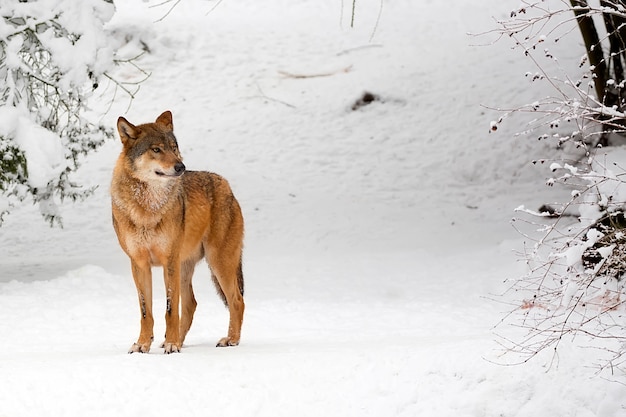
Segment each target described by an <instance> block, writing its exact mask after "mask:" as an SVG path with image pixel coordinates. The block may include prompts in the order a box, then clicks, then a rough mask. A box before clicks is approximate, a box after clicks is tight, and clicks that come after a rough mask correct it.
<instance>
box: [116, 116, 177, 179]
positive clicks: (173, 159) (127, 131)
mask: <svg viewBox="0 0 626 417" xmlns="http://www.w3.org/2000/svg"><path fill="white" fill-rule="evenodd" d="M117 130H118V132H119V134H120V139H121V140H122V144H123V145H124V151H123V154H124V155H125V158H126V162H127V163H128V164H129V166H130V168H131V175H132V176H134V177H135V178H137V179H139V180H142V181H155V180H157V181H158V180H171V179H174V178H178V177H180V176H181V175H183V174H184V172H185V164H183V160H182V157H181V156H180V152H179V151H178V142H176V137H175V136H174V124H173V123H172V113H171V112H170V111H169V110H168V111H165V112H163V114H161V115H160V116H159V117H157V119H156V121H155V122H154V123H145V124H141V125H138V126H135V125H133V124H132V123H130V122H129V121H128V120H126V119H125V118H123V117H120V118H119V119H117Z"/></svg>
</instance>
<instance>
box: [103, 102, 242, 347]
mask: <svg viewBox="0 0 626 417" xmlns="http://www.w3.org/2000/svg"><path fill="white" fill-rule="evenodd" d="M117 129H118V132H119V134H120V138H121V140H122V144H123V150H122V152H121V154H120V156H119V158H118V160H117V163H116V165H115V169H114V171H113V180H112V182H111V201H112V209H113V227H114V228H115V232H116V233H117V238H118V240H119V242H120V245H121V247H122V249H123V250H124V252H126V254H127V255H128V256H129V258H130V261H131V268H132V274H133V278H134V280H135V285H136V287H137V294H138V297H139V308H140V312H141V332H140V333H139V338H138V339H137V342H136V343H134V344H133V345H132V346H131V348H130V350H129V353H133V352H144V353H146V352H148V351H149V350H150V346H151V344H152V341H153V339H154V335H153V326H154V319H153V316H152V266H162V267H163V275H164V278H165V290H166V296H167V305H166V313H165V324H166V330H165V341H164V342H163V345H162V347H163V348H164V349H165V353H172V352H178V351H180V349H181V347H182V345H183V342H184V340H185V336H186V335H187V332H188V331H189V328H190V327H191V323H192V321H193V315H194V312H195V310H196V304H197V303H196V300H195V297H194V294H193V287H192V282H191V281H192V275H193V271H194V268H195V266H196V264H197V263H198V262H199V261H200V260H201V259H203V258H204V259H206V261H207V262H208V264H209V267H210V269H211V276H212V278H213V282H214V283H215V286H216V288H217V291H218V294H219V295H220V296H221V298H222V300H223V301H224V303H225V304H226V306H227V307H228V309H229V312H230V323H229V326H228V335H227V336H226V337H224V338H222V339H220V340H219V342H218V343H217V346H235V345H237V344H239V338H240V335H241V324H242V322H243V313H244V308H245V306H244V301H243V273H242V268H241V254H242V249H243V216H242V214H241V209H240V207H239V203H238V202H237V200H236V199H235V197H234V195H233V193H232V191H231V189H230V186H229V185H228V182H227V181H226V180H225V179H224V178H222V177H220V176H219V175H217V174H213V173H210V172H203V171H186V169H185V165H184V164H183V162H182V158H181V156H180V152H179V150H178V143H177V141H176V137H175V136H174V132H173V130H174V128H173V123H172V113H171V112H169V111H166V112H164V113H163V114H161V115H160V116H159V117H158V118H157V119H156V121H155V122H154V123H146V124H141V125H138V126H135V125H133V124H131V123H130V122H128V121H127V120H126V119H124V118H123V117H120V118H119V119H118V121H117Z"/></svg>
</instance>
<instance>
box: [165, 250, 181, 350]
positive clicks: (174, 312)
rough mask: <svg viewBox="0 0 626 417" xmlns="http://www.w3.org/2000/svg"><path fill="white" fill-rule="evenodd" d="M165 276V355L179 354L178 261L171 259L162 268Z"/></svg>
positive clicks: (174, 258)
mask: <svg viewBox="0 0 626 417" xmlns="http://www.w3.org/2000/svg"><path fill="white" fill-rule="evenodd" d="M163 272H164V275H165V292H166V297H167V301H166V307H165V342H163V345H162V347H163V348H164V349H165V353H174V352H180V348H181V347H182V346H181V345H182V344H181V343H180V261H179V259H178V257H172V258H170V259H169V260H168V264H167V265H164V266H163Z"/></svg>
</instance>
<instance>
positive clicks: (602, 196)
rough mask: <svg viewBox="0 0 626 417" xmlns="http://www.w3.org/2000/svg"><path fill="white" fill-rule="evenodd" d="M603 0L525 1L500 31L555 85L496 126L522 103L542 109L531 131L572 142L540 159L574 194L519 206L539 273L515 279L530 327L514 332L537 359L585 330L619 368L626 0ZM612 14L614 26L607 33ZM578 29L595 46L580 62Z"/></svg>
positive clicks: (532, 268) (514, 347)
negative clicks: (616, 141) (558, 154)
mask: <svg viewBox="0 0 626 417" xmlns="http://www.w3.org/2000/svg"><path fill="white" fill-rule="evenodd" d="M591 3H592V2H587V1H584V0H572V1H571V2H569V3H568V2H562V1H546V0H544V1H541V0H540V1H522V4H521V5H520V7H518V8H517V9H515V10H513V11H512V12H511V13H510V19H506V20H501V21H498V24H499V29H498V30H496V31H495V32H496V33H498V34H499V35H500V36H501V37H507V38H510V39H512V41H513V42H514V45H515V48H516V49H517V50H520V51H521V52H522V53H523V54H524V55H525V56H526V57H527V58H528V59H529V60H530V61H531V62H532V63H533V65H535V68H536V72H527V73H526V77H527V78H528V79H529V80H530V81H529V82H531V83H540V84H541V86H542V91H543V92H544V93H545V92H546V91H547V92H548V94H547V95H545V96H543V97H542V98H539V99H538V100H536V101H534V102H533V103H529V104H527V105H524V106H521V107H519V108H516V109H512V110H507V111H503V115H502V117H501V118H500V119H499V120H496V121H493V122H491V125H490V129H491V131H492V132H493V131H496V130H497V128H498V126H499V125H500V124H501V123H504V122H505V120H506V119H507V118H508V117H511V116H513V115H514V114H519V113H528V114H531V115H533V117H532V120H531V122H530V123H529V127H528V129H527V130H526V131H525V132H523V133H524V134H527V135H531V136H532V137H535V138H539V140H543V141H553V143H554V147H555V148H556V149H563V150H567V152H565V151H564V152H563V160H552V159H550V158H546V159H545V160H538V161H533V162H534V163H537V164H545V165H546V166H549V167H550V170H551V171H552V172H553V173H554V176H553V177H552V178H549V179H548V180H547V184H548V185H549V186H553V185H558V184H560V185H563V186H565V187H569V189H570V190H571V199H570V200H569V201H565V202H563V203H561V204H558V205H556V206H544V207H541V208H540V209H539V210H528V209H526V208H524V207H520V208H519V209H518V211H519V212H521V213H524V214H525V217H521V218H518V219H515V220H514V225H516V227H517V228H518V230H520V231H521V233H522V234H523V235H524V236H525V238H526V239H527V243H528V246H527V247H526V248H525V250H524V252H523V253H522V257H523V259H524V260H525V262H526V264H527V265H528V270H529V272H528V273H527V274H526V275H524V276H522V277H519V278H516V279H513V280H511V281H510V282H511V287H510V292H512V293H515V294H516V295H517V297H519V303H516V304H515V306H514V309H513V311H511V314H510V315H507V316H506V318H505V319H504V320H503V322H504V323H509V324H513V325H514V326H518V327H521V328H523V329H525V330H526V331H527V332H526V336H525V337H523V338H521V339H509V338H503V340H502V341H503V346H505V348H506V350H507V351H509V352H515V353H517V354H520V355H521V356H522V358H523V360H522V362H525V361H527V360H529V359H530V358H532V357H534V356H536V355H537V354H539V353H540V352H542V351H544V350H553V352H554V355H555V358H556V357H557V350H558V347H559V346H560V345H561V344H562V343H564V342H565V341H566V340H567V341H570V342H571V341H574V340H575V339H576V338H577V337H578V338H581V339H582V340H584V341H585V342H584V343H585V347H587V348H597V349H598V350H597V352H598V355H597V358H598V360H599V362H600V365H601V367H606V368H611V369H614V367H620V366H623V365H624V364H625V363H626V323H625V322H624V314H623V313H624V303H625V302H626V298H625V297H626V294H625V289H626V287H625V285H624V284H625V283H626V279H625V277H626V186H625V182H624V178H625V177H624V176H625V175H626V165H624V163H626V152H624V151H623V150H612V151H608V150H607V148H606V147H605V145H606V144H608V143H610V138H612V137H613V138H614V137H619V136H623V134H624V132H625V126H626V114H625V113H624V109H625V107H626V106H625V105H626V89H625V87H624V84H625V82H626V81H625V79H624V69H623V68H624V65H626V54H625V53H624V49H625V47H626V44H624V40H623V39H625V38H624V37H623V35H626V32H624V28H625V27H626V3H624V2H622V1H611V2H609V1H599V3H594V4H591ZM602 22H603V23H604V27H605V29H606V33H604V34H601V35H598V31H597V26H596V23H597V24H599V25H600V27H601V26H602V25H601V23H602ZM573 33H574V34H576V33H578V34H580V35H582V38H583V44H584V45H585V49H586V51H584V50H583V48H582V47H581V56H580V58H579V61H578V63H577V64H578V65H574V68H571V67H570V68H568V67H567V66H566V65H565V64H564V62H568V60H567V59H565V60H563V62H561V61H559V59H558V58H559V57H558V56H557V55H558V49H559V48H558V45H559V42H560V41H561V40H562V39H563V38H564V37H566V36H572V34H573ZM553 49H554V50H553ZM561 52H562V51H561ZM571 61H572V60H571V59H570V60H569V62H571ZM576 67H577V68H576ZM572 74H575V75H572ZM594 342H597V343H594ZM610 342H613V344H611V343H610Z"/></svg>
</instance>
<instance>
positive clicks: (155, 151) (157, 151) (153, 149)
mask: <svg viewBox="0 0 626 417" xmlns="http://www.w3.org/2000/svg"><path fill="white" fill-rule="evenodd" d="M152 152H154V153H159V152H161V148H152Z"/></svg>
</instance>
